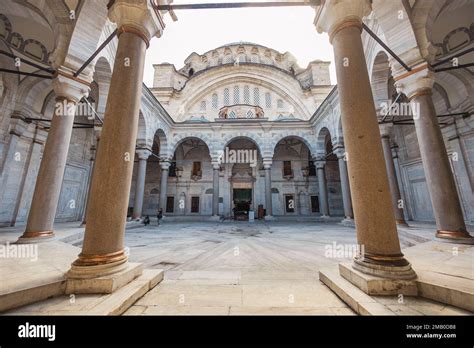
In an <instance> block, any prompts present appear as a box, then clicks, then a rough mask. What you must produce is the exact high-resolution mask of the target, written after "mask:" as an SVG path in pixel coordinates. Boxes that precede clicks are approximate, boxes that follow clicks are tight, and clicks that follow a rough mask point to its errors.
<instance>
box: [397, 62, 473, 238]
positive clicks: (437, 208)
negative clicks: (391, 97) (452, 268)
mask: <svg viewBox="0 0 474 348" xmlns="http://www.w3.org/2000/svg"><path fill="white" fill-rule="evenodd" d="M394 79H395V81H396V83H395V84H396V87H397V89H398V90H399V91H402V92H403V93H405V95H406V96H407V97H408V99H409V100H410V106H411V108H412V112H413V120H414V123H415V130H416V136H417V138H418V144H419V146H420V154H421V159H422V161H423V169H424V171H425V176H426V183H427V184H428V191H429V192H430V197H431V203H432V205H433V211H434V215H435V219H436V226H437V232H436V237H438V238H441V239H443V240H445V241H451V242H461V243H469V244H472V243H474V238H473V237H471V236H470V234H469V233H468V232H467V229H466V224H465V223H464V217H463V212H462V208H461V202H460V200H459V195H458V191H457V188H456V183H455V181H454V177H453V172H452V171H451V165H450V163H449V158H448V153H447V152H446V146H445V144H444V140H443V135H442V133H441V129H440V127H439V123H438V118H437V117H436V111H435V107H434V104H433V100H432V98H431V94H432V87H433V84H434V82H435V78H434V73H433V72H432V71H431V70H429V68H428V66H427V65H426V64H425V65H421V66H418V67H415V68H413V70H412V71H411V72H408V73H406V74H403V75H399V76H396V77H395V78H394Z"/></svg>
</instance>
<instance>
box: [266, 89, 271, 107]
mask: <svg viewBox="0 0 474 348" xmlns="http://www.w3.org/2000/svg"><path fill="white" fill-rule="evenodd" d="M265 107H266V108H268V109H270V108H271V107H272V95H271V94H270V93H269V92H267V93H265Z"/></svg>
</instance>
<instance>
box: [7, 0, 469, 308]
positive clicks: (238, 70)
mask: <svg viewBox="0 0 474 348" xmlns="http://www.w3.org/2000/svg"><path fill="white" fill-rule="evenodd" d="M158 2H159V3H163V4H164V3H167V2H168V1H167V0H159V1H158ZM58 3H59V2H58ZM67 6H73V7H74V6H75V7H74V8H73V10H74V11H75V13H76V17H75V19H74V21H72V22H71V21H68V20H67V18H68V14H69V12H70V10H71V8H68V7H67ZM132 8H133V11H132ZM308 10H311V9H310V8H308ZM313 11H315V13H316V17H315V21H314V25H315V28H316V30H317V31H318V32H319V33H328V34H329V41H330V42H331V44H332V47H333V49H334V57H335V61H334V64H335V67H336V74H337V85H333V84H331V81H330V78H329V65H330V62H325V61H321V60H315V61H312V62H310V63H309V64H308V66H307V67H305V68H304V67H300V66H299V65H298V64H297V59H296V58H295V57H294V56H293V55H292V54H291V53H289V52H285V53H282V52H278V51H276V50H274V49H272V48H269V47H264V46H261V45H259V44H255V43H251V42H237V43H229V44H226V45H224V46H221V47H217V48H215V49H212V50H210V51H208V52H204V53H192V54H190V55H189V57H188V58H186V60H185V61H184V65H183V67H175V66H174V65H172V64H168V63H163V64H156V65H154V82H153V86H149V87H147V86H145V85H144V84H143V83H142V81H143V71H144V60H145V54H146V50H147V48H148V46H149V42H150V40H151V39H152V38H154V37H160V36H162V35H166V30H165V25H164V21H163V16H165V15H167V13H162V12H158V11H155V10H154V9H153V8H152V7H151V5H150V1H145V0H135V1H126V0H115V1H105V0H103V1H86V2H84V1H70V2H68V5H66V2H61V4H60V5H58V6H53V5H51V4H50V3H49V2H32V1H13V0H5V1H4V3H2V9H1V13H0V46H1V50H2V52H6V54H2V55H0V66H1V68H3V70H5V69H6V70H5V71H4V72H0V110H1V114H0V170H1V176H0V182H1V187H0V225H1V226H3V227H5V228H4V229H3V230H4V233H3V235H4V236H10V237H9V238H6V239H5V238H2V240H1V241H2V243H5V242H7V241H8V242H12V243H13V242H16V243H17V244H15V245H23V244H28V245H32V244H38V245H40V247H41V246H47V245H48V243H58V238H59V237H61V236H62V234H61V235H58V233H56V231H57V230H58V229H59V230H62V229H63V228H64V227H63V226H72V225H71V223H75V222H77V223H76V224H75V226H79V225H81V226H82V227H81V228H80V231H81V232H80V234H81V237H80V242H78V243H77V245H76V247H75V248H77V246H79V247H80V252H79V253H75V254H74V258H73V260H70V261H73V262H72V264H71V265H70V266H69V264H68V265H67V267H66V266H65V268H64V269H63V270H62V273H61V275H60V276H61V277H63V278H62V279H63V280H64V281H65V282H66V283H67V286H65V287H64V288H63V289H62V290H61V291H59V290H58V291H56V295H58V294H60V293H63V294H64V293H75V294H80V293H112V294H113V293H114V292H115V290H116V289H119V288H121V287H123V286H127V285H126V284H129V283H131V282H134V281H136V280H137V279H139V278H140V277H143V276H144V275H145V273H146V272H144V271H143V269H142V265H140V264H137V263H133V262H129V261H128V259H129V257H128V256H129V253H128V252H127V248H126V246H125V240H126V231H127V234H128V233H129V232H128V231H130V230H133V229H137V228H138V229H139V228H144V227H143V225H142V220H143V218H144V217H146V216H148V217H150V219H151V221H152V225H151V226H150V228H152V227H153V225H155V226H156V222H157V221H156V216H157V212H158V211H159V210H162V214H163V216H164V218H163V220H162V224H163V225H164V226H165V227H164V228H167V227H166V226H168V227H169V228H172V227H171V226H173V224H176V226H178V225H179V224H181V223H183V222H187V223H194V224H195V226H200V224H204V225H205V224H214V225H215V226H224V227H222V228H225V226H234V225H233V224H249V225H245V226H268V228H272V226H279V225H281V224H289V228H291V225H293V224H294V226H297V224H298V223H303V224H310V226H315V228H316V227H317V228H322V229H323V230H324V226H328V227H327V230H328V231H331V229H334V228H336V227H337V228H340V229H342V230H343V231H345V233H347V234H350V235H352V236H354V238H356V239H357V245H359V246H362V252H361V253H359V254H357V255H356V256H355V257H354V258H353V260H349V261H347V260H346V261H347V263H344V262H342V263H341V265H340V268H339V269H338V270H336V271H331V272H328V273H324V272H321V273H320V275H319V278H320V279H321V281H322V282H323V283H324V284H326V285H327V286H328V287H329V288H330V289H331V290H332V291H334V292H336V294H338V296H340V297H341V298H343V299H344V298H345V297H344V296H343V295H341V293H350V290H347V289H345V288H344V286H353V287H355V288H357V289H362V290H363V291H364V292H365V293H366V294H365V295H367V296H370V295H374V294H379V295H387V296H391V295H396V294H399V293H403V294H407V295H412V296H416V295H418V296H419V297H422V296H424V295H426V293H427V292H430V291H428V290H426V288H423V286H427V287H429V286H431V288H430V289H431V290H432V292H433V293H436V291H437V290H436V289H437V288H436V281H433V282H431V283H430V280H431V278H430V277H432V272H433V271H432V270H430V269H427V268H426V267H428V266H427V264H429V263H430V262H428V261H426V260H425V259H424V261H423V262H421V261H420V263H419V264H421V266H418V263H417V261H418V260H417V257H418V256H419V255H422V254H423V252H422V251H419V252H418V253H415V252H413V251H412V252H410V251H406V250H405V249H404V250H403V252H402V245H401V244H403V243H401V239H402V238H406V237H407V236H410V238H412V239H413V240H416V241H418V242H420V241H423V242H425V243H424V244H426V248H431V249H430V250H435V249H436V248H438V249H439V250H441V249H443V248H444V249H443V250H445V251H446V250H450V248H453V247H456V248H458V249H459V252H460V253H461V254H462V255H463V256H462V257H463V258H459V259H457V260H459V261H458V262H459V264H458V263H456V261H454V260H451V261H449V262H450V265H449V269H448V270H447V271H445V273H446V274H447V275H446V276H445V277H447V278H446V279H447V280H446V281H447V282H448V287H449V286H450V285H449V279H448V278H449V276H450V275H452V276H453V277H454V276H456V275H457V276H460V277H462V276H465V274H468V275H467V276H466V279H465V280H464V281H465V283H463V284H461V285H459V287H460V288H461V290H459V289H460V288H456V286H458V285H453V291H458V290H459V291H460V293H461V294H462V296H460V298H459V299H449V300H442V296H437V295H431V297H430V298H431V299H432V300H434V301H439V302H445V304H447V305H450V306H455V307H462V308H464V309H467V310H473V308H472V303H474V301H472V298H473V296H474V292H473V291H472V288H473V282H474V280H473V279H472V260H471V263H470V265H469V262H467V266H466V263H464V266H460V265H462V264H463V262H465V260H466V259H465V258H469V257H472V252H473V249H472V247H471V245H472V244H473V238H472V237H471V235H470V234H469V232H468V231H469V230H470V229H471V227H472V225H473V224H474V197H473V189H474V119H473V116H472V113H473V111H474V99H473V98H474V97H473V96H474V92H473V87H474V78H473V70H472V67H464V68H463V67H459V68H457V69H435V67H447V65H446V63H445V62H449V59H452V58H453V57H457V58H458V59H459V64H461V65H462V64H463V63H469V62H470V59H471V60H472V57H473V53H472V52H470V51H469V49H470V48H472V46H473V45H474V43H473V42H474V23H472V16H469V15H468V14H469V13H473V11H474V4H473V3H472V2H470V1H462V0H455V1H447V0H436V1H428V0H426V1H425V0H416V1H401V0H400V1H399V0H377V1H369V0H340V1H331V0H326V1H321V2H320V5H319V6H315V7H314V9H313ZM391 13H393V14H397V13H398V14H400V13H401V14H402V15H401V16H400V15H398V16H397V15H391ZM362 24H365V25H366V26H367V27H368V28H370V29H371V30H372V31H373V32H374V33H375V34H376V35H377V36H379V37H380V38H381V39H382V41H384V42H385V43H386V44H387V45H388V46H389V47H390V48H391V49H392V50H393V51H394V52H395V54H396V55H397V56H398V57H400V59H401V60H403V62H404V63H406V65H407V66H409V67H410V68H409V69H406V67H404V66H403V65H401V64H400V62H399V61H397V60H396V59H394V58H392V57H391V55H390V54H389V53H388V52H387V51H386V50H385V49H384V48H383V47H381V46H380V45H379V44H378V43H377V42H376V41H375V40H374V39H373V38H371V37H370V35H368V34H367V32H366V31H364V30H362ZM115 30H118V31H117V32H118V34H117V36H116V37H115V38H113V39H112V40H111V41H110V43H109V44H108V45H107V46H106V47H105V48H104V49H103V50H101V51H100V53H99V54H98V55H97V57H95V58H94V59H93V61H92V62H91V63H90V64H88V65H87V66H86V67H85V68H84V69H83V70H81V71H80V73H79V74H77V73H75V72H77V71H79V69H80V68H81V66H82V65H83V64H84V62H86V60H87V59H88V58H89V57H90V56H91V55H92V54H93V53H94V52H95V51H96V49H97V48H98V47H99V46H100V44H101V43H102V42H104V41H105V40H106V39H107V38H108V37H109V36H110V35H111V34H112V33H113V32H114V31H115ZM315 35H316V34H315ZM156 40H159V39H156ZM316 49H317V48H315V50H316ZM465 51H469V52H470V53H469V52H468V53H466V54H465ZM11 57H19V58H21V59H22V60H24V61H25V62H34V65H32V64H27V63H24V64H21V65H20V67H18V66H16V65H15V60H14V59H12V58H11ZM126 59H129V60H130V61H132V62H133V64H128V65H127V64H123V63H122V62H123V61H124V60H126ZM448 64H449V63H448ZM38 67H39V68H38ZM48 69H49V72H48ZM52 70H54V71H52ZM438 70H440V71H438ZM8 71H10V72H8ZM12 71H22V72H24V73H25V74H23V75H18V74H12V73H11V72H12ZM52 73H53V74H52ZM45 74H46V75H47V74H49V75H51V76H49V78H45V77H44V75H45ZM90 105H92V107H93V108H91V107H90ZM242 221H243V222H242ZM67 223H69V224H67ZM81 223H82V224H81ZM226 224H227V225H226ZM251 224H254V225H251ZM204 225H203V226H204ZM153 228H154V227H153ZM216 228H217V227H216ZM219 228H221V227H219ZM249 228H254V227H249ZM296 228H297V227H296ZM421 230H423V231H424V232H419V234H417V233H418V232H417V231H421ZM82 231H84V232H83V234H82ZM158 231H159V228H158ZM130 233H132V232H130ZM289 233H290V234H291V232H289ZM1 235H2V229H0V237H1ZM11 236H14V237H15V238H14V240H13V239H12V237H11ZM290 237H291V236H288V238H290ZM170 238H173V237H170ZM61 240H63V241H64V239H61ZM289 243H290V242H289ZM430 243H431V244H430ZM290 245H291V243H290ZM403 246H404V245H403ZM156 248H157V249H159V248H160V247H159V245H158V246H157V247H156ZM66 249H67V248H65V249H64V250H66ZM65 252H66V251H65ZM409 255H415V256H414V259H411V258H410V257H409ZM420 257H421V256H420ZM464 257H465V258H464ZM68 260H69V259H68ZM443 260H444V259H443ZM463 260H464V261H463ZM7 261H8V260H4V259H2V260H1V261H0V263H3V266H0V268H1V267H5V268H6V267H9V266H8V265H9V264H8V262H7ZM336 261H337V262H336V263H334V265H337V263H338V262H339V261H341V260H339V259H337V260H336ZM425 261H426V262H425ZM52 262H54V260H53V261H52ZM163 262H164V261H163ZM160 264H161V263H160ZM164 264H165V265H166V262H165V263H164ZM161 265H162V264H161ZM446 267H448V266H446ZM463 267H464V268H463ZM162 268H163V267H162ZM165 268H166V267H165ZM469 269H470V271H469ZM314 271H315V272H317V271H320V270H319V269H315V270H314ZM160 272H161V271H160ZM430 272H431V273H430ZM463 272H464V273H463ZM428 273H429V274H431V275H430V276H428V275H426V274H428ZM469 274H470V275H469ZM25 277H26V275H25ZM160 277H161V278H160ZM158 278H159V279H158ZM162 278H163V272H161V273H159V274H158V275H156V276H155V278H153V279H155V280H156V282H155V283H153V286H151V285H150V288H152V287H154V286H155V285H156V283H158V282H159V281H160V280H161V279H162ZM165 278H166V274H165ZM140 279H141V278H140ZM338 279H343V280H344V281H348V282H347V285H344V286H342V285H335V284H342V283H338ZM373 279H375V280H377V281H374V282H369V281H370V280H373ZM443 279H444V278H443ZM38 281H39V282H40V283H41V280H38ZM316 281H317V280H316ZM423 282H424V283H423ZM151 283H152V281H150V284H151ZM104 284H105V285H104ZM344 284H345V283H344ZM369 284H370V285H369ZM374 284H375V285H374ZM420 284H425V285H423V286H422V285H420ZM426 284H429V286H428V285H426ZM433 284H434V285H433ZM35 286H36V285H35ZM159 286H160V285H158V287H159ZM371 287H373V288H371ZM34 288H35V287H33V286H32V287H31V289H34ZM433 289H434V290H433ZM9 291H10V292H11V289H6V290H5V289H0V296H3V295H5V296H6V297H4V298H7V300H5V301H6V302H8V303H4V304H3V305H0V310H5V309H11V308H15V307H19V306H20V305H25V304H28V303H31V302H35V301H38V300H43V299H44V298H46V297H48V296H45V297H43V298H35V297H34V296H33V295H31V298H30V299H22V300H21V301H20V302H15V300H14V299H15V297H14V296H13V295H12V296H11V298H12V299H11V300H10V299H9V297H8V296H7V295H8V294H9ZM428 297H429V296H428ZM5 301H4V302H5ZM345 302H348V301H345ZM466 303H468V304H467V305H466ZM469 303H470V304H469ZM354 310H355V309H354ZM355 311H357V310H355ZM358 312H359V313H361V312H360V311H358Z"/></svg>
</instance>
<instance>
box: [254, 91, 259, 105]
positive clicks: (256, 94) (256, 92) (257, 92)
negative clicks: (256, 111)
mask: <svg viewBox="0 0 474 348" xmlns="http://www.w3.org/2000/svg"><path fill="white" fill-rule="evenodd" d="M253 103H254V105H258V106H260V90H259V89H258V87H255V88H254V89H253Z"/></svg>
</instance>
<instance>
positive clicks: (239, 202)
mask: <svg viewBox="0 0 474 348" xmlns="http://www.w3.org/2000/svg"><path fill="white" fill-rule="evenodd" d="M233 197H234V219H235V220H248V218H249V216H248V214H249V210H250V205H251V204H252V189H246V188H238V189H234V190H233Z"/></svg>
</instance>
